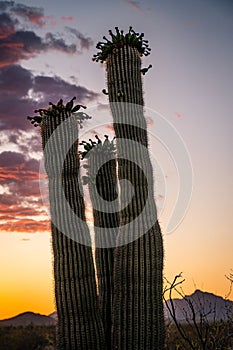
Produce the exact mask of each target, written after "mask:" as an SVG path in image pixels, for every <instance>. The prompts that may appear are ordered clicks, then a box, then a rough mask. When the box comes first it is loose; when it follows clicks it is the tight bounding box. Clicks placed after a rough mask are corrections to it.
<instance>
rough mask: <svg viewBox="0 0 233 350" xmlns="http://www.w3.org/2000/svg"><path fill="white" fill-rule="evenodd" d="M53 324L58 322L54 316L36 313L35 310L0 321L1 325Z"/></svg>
mask: <svg viewBox="0 0 233 350" xmlns="http://www.w3.org/2000/svg"><path fill="white" fill-rule="evenodd" d="M30 324H32V325H34V326H52V325H55V324H56V320H55V319H54V318H52V317H49V316H45V315H40V314H35V313H34V312H24V313H22V314H19V315H17V316H15V317H12V318H8V319H5V320H1V321H0V327H8V326H14V327H17V326H28V325H30Z"/></svg>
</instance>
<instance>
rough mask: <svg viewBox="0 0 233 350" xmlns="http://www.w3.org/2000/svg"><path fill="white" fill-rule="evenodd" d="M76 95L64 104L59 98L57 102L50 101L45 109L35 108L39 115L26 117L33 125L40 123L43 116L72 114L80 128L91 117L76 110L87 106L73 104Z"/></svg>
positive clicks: (66, 115)
mask: <svg viewBox="0 0 233 350" xmlns="http://www.w3.org/2000/svg"><path fill="white" fill-rule="evenodd" d="M75 99H76V97H73V98H72V99H71V100H70V101H68V102H67V103H66V105H64V104H63V100H62V99H60V100H59V101H58V102H57V104H56V105H55V104H53V103H52V102H49V107H48V108H47V109H46V108H45V109H44V108H40V109H35V111H34V112H35V113H39V115H34V116H33V117H30V116H27V119H28V120H30V121H31V124H33V125H34V126H35V127H37V126H39V125H41V122H42V120H43V118H44V117H46V116H49V117H56V116H57V115H60V114H62V115H64V116H65V117H69V116H71V115H74V116H75V117H76V118H77V121H78V124H79V125H80V128H82V123H83V121H84V120H85V119H91V117H90V116H89V115H88V114H86V113H83V112H78V111H79V109H80V108H85V109H86V108H87V107H86V106H83V105H80V104H79V105H78V104H77V105H75V106H74V100H75Z"/></svg>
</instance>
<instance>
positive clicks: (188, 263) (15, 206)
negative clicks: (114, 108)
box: [0, 0, 233, 319]
mask: <svg viewBox="0 0 233 350" xmlns="http://www.w3.org/2000/svg"><path fill="white" fill-rule="evenodd" d="M130 25H132V26H133V28H134V29H135V30H136V31H138V32H144V33H145V37H146V39H148V40H149V43H150V47H151V49H152V52H151V55H150V56H148V57H146V58H143V59H142V60H143V63H142V65H143V66H148V65H149V64H152V66H153V67H152V69H151V70H150V71H149V72H148V74H147V75H145V77H143V86H144V99H145V107H146V108H145V110H146V111H148V119H147V120H148V131H149V134H150V152H151V157H152V158H153V157H154V160H153V159H152V161H153V162H155V163H156V162H157V163H158V167H159V168H160V169H161V173H160V175H159V176H158V177H159V178H157V179H156V171H155V174H154V176H155V186H156V184H157V187H156V189H157V190H156V200H157V205H158V208H159V213H161V214H160V216H159V221H160V223H161V226H162V228H163V235H164V244H165V272H164V274H165V276H166V277H167V278H168V279H169V280H172V279H173V277H174V276H175V275H176V274H178V273H180V272H183V277H184V278H185V279H186V281H185V283H184V285H183V288H184V290H185V292H186V293H187V294H190V293H192V292H193V291H194V290H195V289H196V288H199V289H202V290H203V291H208V292H213V293H216V294H218V295H221V296H223V297H224V296H225V295H226V294H227V292H228V288H229V283H228V281H227V279H226V278H225V276H224V275H225V274H229V272H230V270H231V269H232V268H233V259H232V256H233V254H232V251H233V215H232V209H233V185H232V178H233V164H232V159H233V142H232V135H233V103H232V101H233V42H232V33H233V3H232V1H230V0H222V1H217V0H205V1H203V0H188V1H187V0H177V1H173V0H165V1H164V0H154V1H153V0H147V1H133V0H119V1H105V0H100V1H98V2H94V1H89V0H86V1H85V2H82V4H81V5H79V4H78V1H74V0H66V1H62V2H60V1H55V0H50V1H47V0H46V1H45V0H43V1H40V2H39V3H38V1H37V0H25V1H24V0H22V1H20V2H14V1H0V167H1V172H0V231H1V232H0V319H3V318H7V317H11V316H14V315H16V314H18V313H21V312H24V311H34V312H39V313H42V314H49V313H51V312H53V311H54V309H55V305H54V296H53V274H52V248H51V240H50V230H49V218H48V215H47V207H46V205H44V204H43V202H42V199H41V192H40V187H39V167H40V160H41V159H42V152H41V137H40V130H39V128H33V126H32V125H31V124H30V123H29V122H28V120H27V119H26V116H27V115H33V111H34V109H35V108H37V107H46V106H48V102H49V101H52V102H57V100H59V99H60V98H61V97H63V99H64V100H65V101H67V100H69V99H70V98H71V97H73V96H77V100H78V101H79V102H80V103H83V104H86V105H87V106H88V109H87V112H88V110H89V111H90V113H91V114H92V115H93V119H94V114H95V113H94V112H95V110H97V109H98V106H103V104H106V103H107V98H106V96H105V95H104V94H102V92H101V91H102V89H103V88H106V72H105V67H104V65H101V64H100V63H94V62H92V59H91V58H92V55H93V54H94V53H96V51H97V50H96V49H95V45H96V43H97V42H98V41H99V40H102V37H103V35H108V30H109V29H114V27H115V26H119V28H120V29H124V30H125V31H127V30H128V28H129V26H130ZM93 113H94V114H93ZM150 114H152V117H150ZM153 115H154V116H155V118H154V119H153ZM157 116H158V118H159V116H161V117H162V118H163V120H164V121H165V124H166V125H169V126H170V128H171V130H173V131H172V133H173V134H172V135H180V136H179V138H180V139H182V140H183V141H184V144H185V146H184V152H186V153H187V154H189V157H190V162H191V163H190V164H191V167H192V169H193V182H192V181H191V180H192V179H191V178H187V181H185V183H184V182H183V183H182V182H181V183H180V187H179V176H178V171H177V167H178V168H179V167H181V168H182V166H183V164H182V157H181V158H180V157H179V155H178V156H175V150H174V149H169V150H168V148H169V147H168V145H167V144H166V141H164V140H160V133H159V124H158V120H157ZM103 118H104V117H103ZM101 122H102V123H103V124H104V123H105V122H107V120H105V119H103V120H102V121H101ZM100 124H101V123H100ZM88 127H91V124H90V125H88ZM103 129H104V127H103ZM97 131H98V130H97ZM163 141H164V143H165V144H163ZM155 159H156V161H155ZM177 162H178V163H179V164H178V163H177ZM184 167H185V165H184ZM156 181H157V182H156ZM187 183H188V184H189V185H190V186H189V189H190V191H191V189H192V186H193V189H192V198H191V202H190V205H189V208H188V210H187V212H186V214H185V216H184V218H183V220H181V221H180V222H179V225H178V226H177V228H176V229H175V230H173V231H172V232H169V234H168V233H167V231H166V228H167V226H168V224H169V217H170V216H171V212H172V210H173V208H174V206H175V201H176V198H177V194H178V192H179V191H180V190H181V189H182V188H183V187H182V186H185V185H187ZM161 184H164V186H165V187H163V186H162V185H161ZM160 209H161V210H160ZM231 298H232V299H233V296H232V295H231Z"/></svg>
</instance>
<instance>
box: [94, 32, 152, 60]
mask: <svg viewBox="0 0 233 350" xmlns="http://www.w3.org/2000/svg"><path fill="white" fill-rule="evenodd" d="M115 29H116V34H113V32H112V31H111V30H109V35H110V37H111V38H110V39H111V40H109V39H108V38H106V37H105V36H104V37H103V39H104V42H101V41H100V42H98V44H97V45H96V48H97V49H99V50H100V51H99V52H97V54H95V55H93V58H92V60H93V61H96V62H98V61H100V62H101V63H103V62H104V61H105V60H106V59H107V57H108V55H109V54H111V53H115V52H117V51H118V49H120V48H121V47H123V46H124V45H128V46H131V47H135V48H136V49H137V50H138V52H139V54H140V55H141V56H143V55H145V56H148V55H149V54H150V51H151V49H150V48H149V44H148V40H144V39H143V38H144V33H141V34H139V33H136V32H135V31H134V30H133V29H132V27H129V31H128V33H126V34H124V31H123V30H121V31H120V30H119V29H118V27H115Z"/></svg>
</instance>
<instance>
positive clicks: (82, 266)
mask: <svg viewBox="0 0 233 350" xmlns="http://www.w3.org/2000/svg"><path fill="white" fill-rule="evenodd" d="M71 101H72V100H71ZM67 105H68V104H67ZM67 105H66V106H67ZM71 105H72V103H71V104H70V105H68V106H67V107H66V108H65V107H64V106H63V105H62V103H61V104H60V105H59V107H54V105H53V107H52V108H49V109H48V110H39V113H40V116H38V117H34V118H33V117H28V119H30V120H32V122H33V121H35V120H36V122H37V123H38V124H40V126H41V135H42V146H43V150H44V158H45V168H46V172H47V174H48V179H49V195H50V211H51V231H52V246H53V254H54V280H55V298H56V307H57V313H58V324H57V349H58V350H77V349H79V350H96V349H98V350H103V349H105V344H104V330H103V325H102V320H101V317H100V312H99V309H98V301H97V288H96V281H95V271H94V264H93V256H92V249H91V244H90V241H91V240H90V233H89V229H88V227H87V224H86V223H85V209H84V201H83V197H82V194H81V192H80V184H79V157H78V154H77V144H78V141H77V138H78V126H77V120H76V118H75V117H73V116H71V109H72V106H71ZM80 115H81V119H87V115H85V113H81V114H80ZM64 122H66V126H65V127H63V128H62V129H61V130H60V129H59V127H60V126H61V125H62V124H63V123H64ZM79 123H81V120H79ZM55 131H56V132H55ZM54 132H55V133H54ZM53 136H54V138H53V141H52V142H49V139H50V138H51V137H53ZM73 139H75V140H76V141H75V142H74V143H73V144H72V146H71V148H70V149H69V151H68V153H66V149H65V147H66V145H67V143H68V144H69V142H70V141H71V140H73ZM64 154H66V156H65V161H64V163H63V160H64V158H63V156H64ZM62 191H64V195H65V198H66V200H67V202H68V204H69V206H70V207H71V209H72V210H73V212H74V213H75V214H76V215H77V216H78V217H79V218H80V219H81V220H82V223H83V224H82V225H80V227H77V225H75V222H74V220H73V218H72V216H71V215H70V214H69V213H68V212H67V210H66V209H65V207H64V201H63V200H62V198H61V192H62ZM56 223H60V224H61V225H62V227H64V228H65V230H66V233H67V232H68V233H70V236H69V237H68V236H67V235H66V234H64V233H63V232H64V231H63V232H61V231H60V230H59V229H58V228H57V227H56ZM80 237H82V238H83V240H85V242H86V244H88V243H89V246H88V245H83V244H80V243H78V242H79V239H80Z"/></svg>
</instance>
